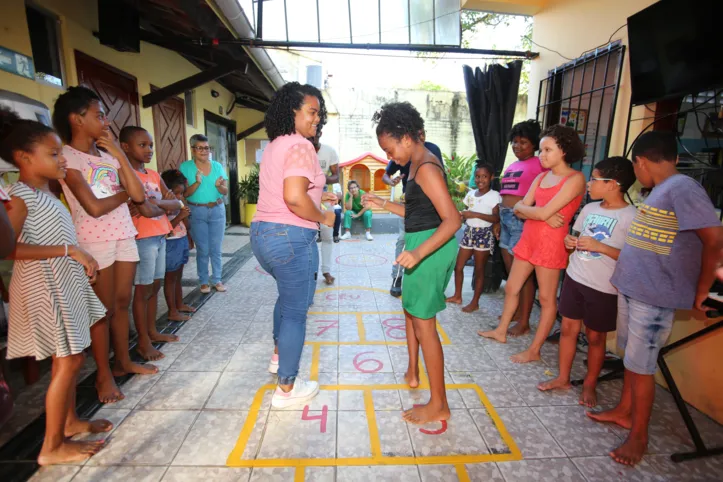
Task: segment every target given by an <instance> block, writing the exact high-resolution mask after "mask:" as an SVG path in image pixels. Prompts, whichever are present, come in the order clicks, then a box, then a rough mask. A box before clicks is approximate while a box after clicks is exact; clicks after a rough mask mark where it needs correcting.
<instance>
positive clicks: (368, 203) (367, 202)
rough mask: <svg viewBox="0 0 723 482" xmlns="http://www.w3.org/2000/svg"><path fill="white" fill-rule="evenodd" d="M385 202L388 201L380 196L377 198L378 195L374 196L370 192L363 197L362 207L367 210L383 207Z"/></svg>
mask: <svg viewBox="0 0 723 482" xmlns="http://www.w3.org/2000/svg"><path fill="white" fill-rule="evenodd" d="M384 201H386V199H382V198H380V197H379V196H377V195H376V194H372V193H370V192H368V193H366V194H364V195H363V196H362V205H363V206H364V207H365V208H371V207H374V206H377V207H382V205H383V204H384Z"/></svg>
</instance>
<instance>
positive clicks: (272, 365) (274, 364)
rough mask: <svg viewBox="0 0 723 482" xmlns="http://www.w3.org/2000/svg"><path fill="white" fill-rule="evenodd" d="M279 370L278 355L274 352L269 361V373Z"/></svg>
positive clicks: (275, 372)
mask: <svg viewBox="0 0 723 482" xmlns="http://www.w3.org/2000/svg"><path fill="white" fill-rule="evenodd" d="M278 372H279V355H277V354H276V353H274V354H273V355H271V360H270V361H269V373H273V374H274V375H276V374H277V373H278Z"/></svg>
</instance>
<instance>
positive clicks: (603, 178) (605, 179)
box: [590, 177, 620, 186]
mask: <svg viewBox="0 0 723 482" xmlns="http://www.w3.org/2000/svg"><path fill="white" fill-rule="evenodd" d="M590 181H613V182H614V183H615V184H617V185H618V186H619V185H620V183H619V182H618V181H616V180H615V179H611V178H609V177H591V178H590Z"/></svg>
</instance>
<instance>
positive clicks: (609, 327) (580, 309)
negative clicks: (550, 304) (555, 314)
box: [558, 276, 618, 333]
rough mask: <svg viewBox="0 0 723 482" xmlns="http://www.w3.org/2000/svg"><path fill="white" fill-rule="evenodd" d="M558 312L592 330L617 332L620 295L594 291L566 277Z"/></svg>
mask: <svg viewBox="0 0 723 482" xmlns="http://www.w3.org/2000/svg"><path fill="white" fill-rule="evenodd" d="M558 311H559V312H560V314H561V315H562V316H564V317H565V318H570V319H572V320H582V322H583V323H584V324H585V326H586V327H588V328H590V329H591V330H594V331H598V332H601V333H607V332H608V331H615V326H616V324H617V320H618V295H611V294H610V293H603V292H602V291H598V290H595V289H592V288H590V287H588V286H585V285H583V284H581V283H578V282H577V281H575V280H574V279H572V278H570V277H569V276H566V277H565V281H564V282H563V283H562V294H561V295H560V303H559V306H558Z"/></svg>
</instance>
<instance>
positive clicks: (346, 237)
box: [340, 231, 351, 239]
mask: <svg viewBox="0 0 723 482" xmlns="http://www.w3.org/2000/svg"><path fill="white" fill-rule="evenodd" d="M349 238H351V231H347V232H346V233H344V234H342V235H341V238H340V239H349Z"/></svg>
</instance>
